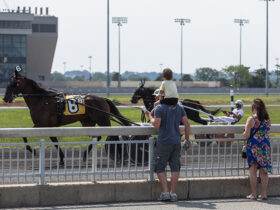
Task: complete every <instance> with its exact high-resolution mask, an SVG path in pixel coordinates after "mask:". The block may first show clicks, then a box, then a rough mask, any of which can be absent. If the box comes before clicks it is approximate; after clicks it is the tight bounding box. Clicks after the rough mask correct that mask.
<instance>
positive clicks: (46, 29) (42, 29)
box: [32, 24, 57, 33]
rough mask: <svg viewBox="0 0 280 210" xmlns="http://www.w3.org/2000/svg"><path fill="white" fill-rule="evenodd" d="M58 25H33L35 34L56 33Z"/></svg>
mask: <svg viewBox="0 0 280 210" xmlns="http://www.w3.org/2000/svg"><path fill="white" fill-rule="evenodd" d="M56 27H57V26H56V24H32V32H33V33H56V32H57V29H56Z"/></svg>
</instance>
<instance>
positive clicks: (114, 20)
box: [112, 17, 127, 87]
mask: <svg viewBox="0 0 280 210" xmlns="http://www.w3.org/2000/svg"><path fill="white" fill-rule="evenodd" d="M112 23H117V25H118V30H119V31H118V32H119V75H118V87H121V26H122V24H123V23H127V17H113V18H112Z"/></svg>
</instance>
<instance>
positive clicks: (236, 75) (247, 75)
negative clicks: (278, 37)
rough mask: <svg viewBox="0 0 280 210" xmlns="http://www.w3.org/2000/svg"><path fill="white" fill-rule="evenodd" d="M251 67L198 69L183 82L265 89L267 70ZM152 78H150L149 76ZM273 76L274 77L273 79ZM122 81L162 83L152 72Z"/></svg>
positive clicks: (99, 77) (100, 77) (277, 76)
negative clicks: (203, 82)
mask: <svg viewBox="0 0 280 210" xmlns="http://www.w3.org/2000/svg"><path fill="white" fill-rule="evenodd" d="M249 69H250V67H246V66H243V65H237V66H233V65H232V66H228V67H226V68H223V69H222V70H220V71H218V70H216V69H213V68H209V67H204V68H198V69H196V70H195V73H194V74H193V75H191V74H184V75H183V78H182V79H183V81H220V82H221V86H222V87H229V86H231V87H234V88H252V87H257V88H264V87H265V79H266V70H265V69H264V68H259V69H256V70H254V71H251V72H250V71H249ZM279 69H280V66H279V65H277V66H276V70H274V71H273V72H270V73H269V78H270V79H269V83H268V85H269V87H278V86H279V80H280V70H279ZM148 74H149V75H150V76H149V75H148ZM272 76H273V77H272ZM118 78H119V73H118V72H112V73H111V74H110V79H111V81H118ZM51 79H52V80H55V81H73V80H75V81H86V80H92V81H106V80H107V74H106V73H101V72H95V73H93V74H92V75H90V74H89V72H87V71H83V74H80V75H75V76H73V75H71V76H69V74H67V72H66V73H65V74H61V73H59V72H54V73H52V74H51ZM120 79H121V81H140V80H142V79H145V80H146V81H151V80H153V81H161V80H162V78H161V74H160V73H156V72H152V73H146V74H144V73H142V74H141V73H130V74H121V77H120ZM174 80H181V78H180V77H179V76H178V75H176V78H174Z"/></svg>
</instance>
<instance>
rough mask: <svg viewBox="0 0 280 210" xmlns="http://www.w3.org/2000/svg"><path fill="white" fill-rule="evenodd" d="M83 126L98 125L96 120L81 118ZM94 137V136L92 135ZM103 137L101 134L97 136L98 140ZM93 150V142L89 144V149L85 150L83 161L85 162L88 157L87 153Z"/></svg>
mask: <svg viewBox="0 0 280 210" xmlns="http://www.w3.org/2000/svg"><path fill="white" fill-rule="evenodd" d="M80 122H81V124H82V126H83V127H94V126H95V125H96V122H93V121H92V120H81V121H80ZM92 138H93V136H92ZM100 139H101V136H98V137H97V141H99V140H100ZM91 150H92V144H90V145H89V146H88V149H87V150H85V151H84V156H83V161H84V162H85V161H86V159H87V155H88V154H89V153H90V151H91Z"/></svg>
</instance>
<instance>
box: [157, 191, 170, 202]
mask: <svg viewBox="0 0 280 210" xmlns="http://www.w3.org/2000/svg"><path fill="white" fill-rule="evenodd" d="M158 200H159V201H169V200H170V193H169V192H162V193H160V196H159V198H158Z"/></svg>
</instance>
